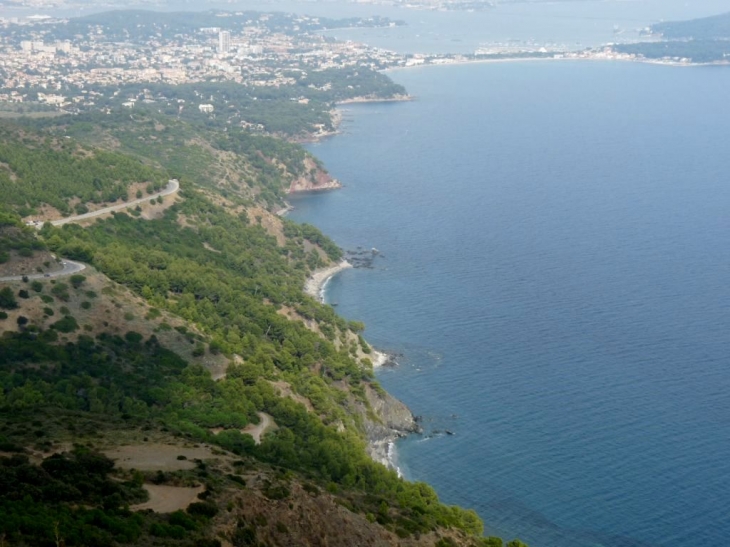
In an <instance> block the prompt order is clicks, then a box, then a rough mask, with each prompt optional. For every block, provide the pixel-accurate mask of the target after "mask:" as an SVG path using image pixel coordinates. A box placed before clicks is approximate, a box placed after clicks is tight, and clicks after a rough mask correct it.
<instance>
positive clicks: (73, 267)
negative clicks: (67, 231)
mask: <svg viewBox="0 0 730 547" xmlns="http://www.w3.org/2000/svg"><path fill="white" fill-rule="evenodd" d="M61 265H62V266H63V269H61V270H57V271H55V272H46V273H34V274H23V275H8V276H6V277H0V282H2V281H22V280H23V277H27V278H28V279H44V278H46V277H65V276H67V275H72V274H75V273H78V272H80V271H82V270H85V269H86V264H82V263H81V262H74V261H73V260H67V259H64V260H62V261H61Z"/></svg>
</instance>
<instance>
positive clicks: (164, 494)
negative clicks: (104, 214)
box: [0, 120, 520, 546]
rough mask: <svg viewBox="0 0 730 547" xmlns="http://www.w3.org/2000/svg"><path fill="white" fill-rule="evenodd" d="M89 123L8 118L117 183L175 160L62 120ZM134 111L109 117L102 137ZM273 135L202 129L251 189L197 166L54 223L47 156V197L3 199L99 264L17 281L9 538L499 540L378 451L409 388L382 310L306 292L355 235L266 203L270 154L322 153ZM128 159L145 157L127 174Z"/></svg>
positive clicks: (14, 136) (6, 295) (5, 394)
mask: <svg viewBox="0 0 730 547" xmlns="http://www.w3.org/2000/svg"><path fill="white" fill-rule="evenodd" d="M78 123H79V124H80V123H85V122H83V121H79V122H78ZM144 123H150V124H152V129H151V130H150V131H159V132H164V130H162V129H159V128H158V129H155V127H154V123H155V121H150V122H144ZM157 123H158V124H159V123H160V121H159V120H157ZM72 127H73V124H72V123H69V122H64V123H63V124H59V125H57V126H55V127H53V128H50V127H46V128H45V129H44V131H43V132H41V133H32V132H30V131H29V130H27V129H26V130H22V131H20V130H17V129H14V128H11V127H8V128H6V130H5V133H4V138H5V143H6V147H7V149H8V150H15V151H16V155H17V157H20V158H23V157H33V158H38V159H39V161H40V164H41V165H46V166H48V165H51V164H57V165H59V166H61V167H59V168H58V169H57V171H61V172H63V169H67V168H68V169H72V168H73V169H78V171H79V172H85V171H84V169H85V168H86V166H89V167H88V169H89V170H91V171H92V172H94V173H95V174H96V177H97V178H99V180H101V181H102V183H101V186H102V190H101V191H102V192H103V190H104V188H106V187H105V186H104V184H105V183H108V184H110V185H113V184H119V182H118V181H119V180H132V179H133V178H134V179H136V178H139V177H141V176H143V175H145V176H147V178H148V182H149V183H154V181H158V180H159V181H161V180H163V179H165V177H166V176H168V171H166V170H165V169H161V168H157V167H154V166H152V156H153V155H154V153H148V154H143V153H142V150H137V153H138V154H139V157H142V156H147V157H148V158H149V164H150V165H149V166H146V165H144V164H142V163H140V161H139V160H138V159H133V158H132V157H130V156H127V155H124V154H121V153H119V152H103V151H101V150H99V149H97V148H91V147H82V146H80V145H78V144H77V143H76V142H75V141H74V139H66V138H63V139H61V138H58V136H59V135H60V134H62V133H64V132H68V131H69V130H70V129H71V128H72ZM77 127H78V126H77ZM127 129H128V128H127ZM127 129H125V128H124V127H123V126H122V127H121V128H119V129H117V130H116V132H115V130H114V129H112V128H108V129H104V128H102V129H101V131H104V133H103V135H104V136H105V137H106V138H107V139H108V140H106V141H105V140H103V139H100V140H99V142H100V143H106V144H107V145H108V144H110V143H113V142H114V139H116V138H117V137H118V136H120V135H122V134H124V131H127ZM147 130H149V127H148V129H147ZM71 132H72V131H71ZM199 134H200V133H199ZM115 135H116V136H115ZM221 138H224V137H223V136H221ZM267 139H268V138H266V137H259V136H251V135H249V134H245V133H240V134H238V133H235V132H233V133H231V134H230V135H226V136H225V140H224V141H223V142H222V143H218V145H217V146H219V148H211V147H210V143H207V142H203V141H198V144H197V145H196V146H200V149H201V150H207V151H208V152H209V153H211V156H215V155H216V154H218V152H210V151H211V150H212V149H214V150H218V151H219V152H220V151H225V152H226V153H227V154H229V155H230V157H229V161H228V162H227V163H224V164H219V166H225V167H226V168H228V169H238V171H237V172H236V175H235V176H237V177H241V179H244V178H248V179H249V181H250V182H249V183H248V184H247V186H248V188H249V190H250V191H249V192H248V193H245V192H240V193H235V192H233V187H231V186H223V187H220V186H219V185H218V184H217V183H215V182H213V181H205V180H204V179H205V171H204V170H201V171H199V172H197V174H196V175H195V176H194V177H191V179H192V180H186V179H185V176H184V175H185V173H181V176H182V177H183V186H182V190H181V192H180V195H179V196H178V197H177V198H176V199H177V202H176V203H174V204H173V205H172V206H171V207H168V208H166V209H165V210H164V211H162V212H160V214H158V215H157V216H156V217H155V218H148V219H145V218H142V217H141V216H139V215H135V214H133V213H134V211H131V212H130V214H125V213H117V214H115V215H113V216H112V217H111V218H107V219H103V220H99V221H97V222H96V223H94V224H91V225H89V226H85V227H82V226H79V225H74V224H69V225H65V226H63V227H53V226H51V225H50V224H46V225H45V226H44V227H43V229H42V230H40V232H39V233H38V234H37V236H36V234H35V233H33V232H31V231H28V230H24V229H23V228H21V227H20V225H18V217H17V216H13V215H14V213H17V212H24V211H25V210H26V209H27V208H28V207H29V206H30V204H31V203H34V202H33V201H32V199H37V200H40V199H44V200H52V199H56V202H58V203H62V202H63V199H65V198H58V197H55V198H54V196H53V195H52V193H53V189H54V188H56V187H57V186H54V185H46V186H44V185H43V184H44V183H45V181H46V180H47V179H48V177H50V174H48V173H46V172H45V171H43V170H40V169H39V168H34V169H33V170H32V173H35V175H33V176H35V177H36V179H31V178H28V180H37V181H38V186H32V185H31V186H30V188H36V187H40V188H45V190H44V191H45V192H48V194H43V198H41V197H40V196H35V197H33V196H34V194H33V193H30V194H29V197H27V198H26V200H25V201H24V202H20V201H17V202H16V201H8V202H5V203H4V204H3V207H4V208H5V209H6V212H5V213H4V215H5V216H4V217H3V218H5V219H6V221H7V222H6V225H7V226H11V227H13V229H16V230H21V232H19V233H22V234H24V235H23V237H24V238H25V240H24V241H25V242H26V243H27V242H28V241H30V240H32V241H37V243H34V244H37V245H38V246H39V247H44V246H47V247H48V248H49V249H50V250H51V251H53V252H54V253H56V254H57V255H58V256H61V257H64V258H66V259H74V260H79V261H81V262H83V263H85V264H88V269H89V271H88V272H85V274H84V275H78V274H77V275H72V276H70V277H65V278H63V277H61V278H51V279H41V280H34V281H17V282H12V283H5V284H2V288H0V307H2V308H3V310H2V311H0V331H1V332H2V333H3V335H2V337H1V338H0V410H2V412H0V416H1V417H0V485H2V492H3V496H2V497H1V498H0V537H2V538H3V539H2V541H3V542H5V544H8V545H58V544H61V543H63V544H65V545H68V546H71V545H99V546H101V545H105V546H106V545H186V546H188V545H189V546H214V545H235V546H238V545H292V544H296V545H321V544H323V542H326V543H327V544H329V545H343V546H344V545H353V544H373V545H398V544H400V545H414V546H415V545H439V546H448V545H474V546H476V545H482V546H497V545H501V544H502V543H501V541H500V540H497V539H494V538H492V539H485V538H480V537H479V535H480V534H481V532H482V529H483V528H482V523H481V521H480V520H479V518H478V517H477V515H476V514H475V513H474V512H472V511H466V510H463V509H460V508H456V507H447V506H445V505H443V504H441V503H440V502H439V501H438V498H437V496H436V494H435V493H434V492H433V490H432V489H431V488H430V487H428V486H427V485H425V484H420V483H409V482H406V481H404V480H402V479H400V478H398V476H397V475H396V473H395V472H394V471H392V470H388V469H386V468H385V467H384V466H382V465H381V464H379V463H375V462H374V461H372V460H371V459H370V458H369V457H368V456H367V453H366V450H365V447H366V443H367V441H368V437H367V434H366V431H367V430H368V424H381V425H382V424H383V422H384V417H383V416H382V415H379V414H378V413H377V412H376V411H375V410H374V408H375V406H374V404H373V403H375V402H378V407H381V406H383V405H386V406H387V405H394V404H396V403H395V402H394V401H393V400H392V399H391V398H389V396H388V395H387V394H385V393H384V392H383V390H382V388H380V386H379V385H378V384H377V382H376V381H375V380H374V376H373V370H372V365H371V363H370V361H369V359H368V355H369V354H370V352H371V348H370V347H369V346H368V344H367V343H366V342H365V340H364V339H363V338H362V336H361V335H360V331H361V330H362V325H361V324H359V323H348V322H346V321H345V320H343V319H342V318H340V317H338V316H337V315H336V314H335V312H334V310H333V309H332V308H331V307H329V306H326V305H322V304H320V303H318V302H317V301H315V300H314V299H312V298H310V297H308V296H306V295H304V294H303V291H302V287H303V284H304V281H305V279H306V278H307V277H308V276H309V275H310V274H311V273H312V271H314V270H315V269H317V268H318V267H321V266H323V265H326V264H329V263H331V262H332V261H335V260H339V259H340V257H341V251H340V250H339V249H338V248H337V247H336V246H335V245H334V244H333V243H332V242H331V241H330V240H329V239H328V238H327V237H326V236H324V235H323V234H321V233H320V232H319V231H318V230H317V229H316V228H313V227H311V226H298V225H296V224H294V223H291V222H288V221H285V220H278V219H276V217H274V216H273V215H269V216H268V217H267V218H266V222H264V219H263V216H262V215H252V214H251V212H252V211H253V210H255V208H256V207H259V208H261V205H262V204H263V205H264V206H268V205H269V203H268V201H267V197H268V196H269V195H270V196H271V199H273V200H275V199H278V198H279V197H280V196H281V195H282V194H281V187H280V186H277V185H280V184H282V181H280V180H279V181H277V180H276V177H275V176H274V175H273V172H272V171H271V170H270V166H274V167H273V169H276V170H277V172H279V173H284V175H282V176H285V174H286V173H289V172H290V171H292V172H294V171H296V170H297V169H298V168H299V165H300V164H301V159H302V157H303V156H302V154H304V152H303V151H302V150H301V149H299V148H296V147H294V148H292V147H291V145H288V144H286V143H282V142H277V141H273V140H267ZM130 141H133V139H130ZM118 142H121V139H119V140H118ZM126 147H129V148H132V146H131V145H125V146H124V147H120V146H118V145H117V147H116V148H117V149H120V148H126ZM12 157H16V156H12ZM256 157H259V158H266V159H267V161H266V162H264V163H258V164H257V163H256V162H255V161H254V160H255V158H256ZM158 159H159V162H158V163H160V164H165V165H169V166H170V168H172V165H173V164H174V163H175V160H174V159H172V157H169V158H168V159H164V158H163V159H160V158H158ZM13 161H14V162H15V163H12V164H11V165H15V166H17V165H21V164H22V162H21V161H20V160H13ZM86 162H92V163H90V164H88V163H86ZM91 165H93V166H96V167H95V169H96V171H94V170H93V169H92V167H90V166H91ZM282 166H283V167H282ZM132 167H134V169H137V171H131V170H132ZM126 169H129V170H130V172H134V173H136V175H135V176H132V175H129V177H128V178H127V179H124V178H123V177H122V174H121V173H126V172H127V171H126ZM12 172H13V173H20V176H29V175H27V174H26V171H23V169H19V168H13V171H12ZM69 172H70V173H73V172H75V171H73V170H71V171H69ZM44 173H45V174H44ZM267 173H270V176H271V177H272V180H273V181H274V182H272V180H268V179H267ZM61 180H66V179H61ZM84 180H86V179H84ZM113 181H114V182H113ZM11 182H12V181H11ZM206 182H207V183H206ZM68 186H69V187H70V184H69V185H68ZM58 187H59V188H66V187H65V186H64V185H59V186H58ZM91 187H92V188H95V186H94V179H93V178H92V179H91ZM79 188H81V189H83V188H85V187H84V186H83V185H82V186H80V187H79ZM69 191H70V190H69ZM75 191H76V192H81V190H80V189H79V190H75ZM95 191H96V192H97V194H94V193H93V192H92V193H90V194H88V196H90V197H89V199H92V198H94V197H98V195H99V194H98V192H99V191H100V190H95ZM267 192H271V193H270V194H268V193H267ZM59 193H60V190H59ZM231 194H233V195H231ZM244 201H245V202H246V203H248V204H249V205H248V206H244V205H242V204H243V202H244ZM66 203H68V202H66ZM260 210H261V211H262V212H263V211H264V209H263V208H261V209H260ZM36 237H37V239H36ZM170 500H172V502H171V501H170ZM170 503H172V505H170ZM511 545H513V546H518V545H520V544H519V543H517V542H513V543H512V544H511Z"/></svg>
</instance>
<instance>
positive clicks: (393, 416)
mask: <svg viewBox="0 0 730 547" xmlns="http://www.w3.org/2000/svg"><path fill="white" fill-rule="evenodd" d="M365 396H366V397H367V400H368V403H369V404H370V407H371V408H372V410H373V412H374V414H375V415H376V416H377V417H378V421H375V420H373V419H371V418H370V417H368V416H367V414H365V420H364V429H365V435H366V436H367V440H368V454H369V455H370V457H371V458H372V459H373V460H375V461H376V462H380V463H382V464H383V465H385V466H386V467H392V465H393V464H392V462H391V461H390V458H389V452H390V443H392V442H393V441H395V440H396V439H398V438H399V437H405V436H406V435H408V434H410V433H418V432H419V431H420V427H419V426H418V424H417V423H416V421H415V419H414V418H413V414H412V413H411V411H410V410H409V409H408V407H407V406H406V405H405V404H403V403H402V402H400V401H399V400H398V399H396V398H395V397H393V396H392V395H390V394H389V393H386V392H378V391H376V390H375V389H373V388H372V387H370V386H366V388H365Z"/></svg>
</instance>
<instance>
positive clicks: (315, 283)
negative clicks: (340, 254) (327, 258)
mask: <svg viewBox="0 0 730 547" xmlns="http://www.w3.org/2000/svg"><path fill="white" fill-rule="evenodd" d="M348 268H352V264H350V263H349V262H348V261H347V260H343V261H342V262H340V263H338V264H335V265H334V266H329V267H327V268H321V269H319V270H315V272H314V273H313V274H312V275H311V277H310V278H309V279H307V282H306V283H305V284H304V292H305V293H306V294H308V295H309V296H311V297H312V298H316V299H317V300H318V301H320V302H324V293H323V289H324V287H325V285H327V282H328V281H329V280H330V279H331V278H332V277H333V276H334V275H336V274H338V273H339V272H341V271H342V270H346V269H348Z"/></svg>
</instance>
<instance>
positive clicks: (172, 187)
mask: <svg viewBox="0 0 730 547" xmlns="http://www.w3.org/2000/svg"><path fill="white" fill-rule="evenodd" d="M179 189H180V183H179V182H178V180H177V179H170V181H169V182H168V183H167V186H165V188H163V189H162V190H161V191H159V192H157V193H155V194H151V195H149V196H146V197H143V198H140V199H135V200H132V201H126V202H124V203H120V204H118V205H110V206H109V207H104V208H103V209H99V210H98V211H91V212H90V213H84V214H83V215H76V216H73V217H67V218H62V219H59V220H52V221H51V224H53V225H54V226H63V225H64V224H70V223H72V222H79V221H80V220H88V219H90V218H94V217H98V216H101V215H105V214H107V213H111V212H113V211H121V210H122V209H128V208H129V207H134V206H135V205H139V204H140V203H145V202H147V201H151V200H153V199H157V198H158V197H160V196H169V195H170V194H174V193H175V192H177V191H178V190H179ZM36 227H37V228H38V229H39V230H40V229H41V228H42V227H43V226H42V225H38V226H36Z"/></svg>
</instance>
